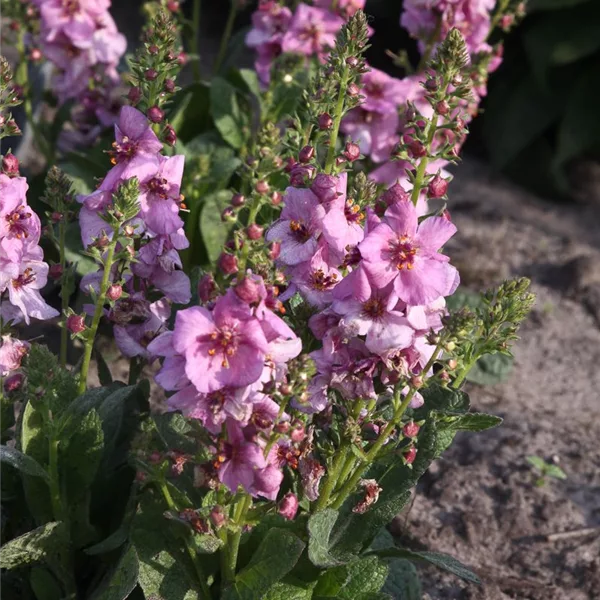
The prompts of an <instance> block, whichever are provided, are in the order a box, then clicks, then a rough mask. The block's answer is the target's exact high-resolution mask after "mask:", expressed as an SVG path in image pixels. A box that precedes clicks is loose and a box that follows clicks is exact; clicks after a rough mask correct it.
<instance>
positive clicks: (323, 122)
mask: <svg viewBox="0 0 600 600" xmlns="http://www.w3.org/2000/svg"><path fill="white" fill-rule="evenodd" d="M332 125H333V119H332V118H331V115H329V113H323V114H322V115H319V129H322V130H326V129H331V127H332Z"/></svg>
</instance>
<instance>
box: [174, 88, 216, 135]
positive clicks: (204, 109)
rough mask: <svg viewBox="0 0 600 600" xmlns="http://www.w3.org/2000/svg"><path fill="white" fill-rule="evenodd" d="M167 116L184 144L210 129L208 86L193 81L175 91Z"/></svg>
mask: <svg viewBox="0 0 600 600" xmlns="http://www.w3.org/2000/svg"><path fill="white" fill-rule="evenodd" d="M167 116H168V120H169V122H170V123H171V125H172V126H173V128H174V129H175V131H176V132H177V136H178V137H179V139H180V140H181V141H182V142H183V143H184V144H186V143H187V142H189V141H190V140H191V139H192V138H194V137H195V136H197V135H198V134H200V133H202V132H204V131H207V130H208V129H210V126H211V120H210V87H209V86H208V85H207V84H206V83H194V84H192V85H189V86H187V87H185V88H184V89H182V90H180V91H179V92H177V94H175V97H174V98H173V103H172V104H171V109H170V111H169V114H168V115H167Z"/></svg>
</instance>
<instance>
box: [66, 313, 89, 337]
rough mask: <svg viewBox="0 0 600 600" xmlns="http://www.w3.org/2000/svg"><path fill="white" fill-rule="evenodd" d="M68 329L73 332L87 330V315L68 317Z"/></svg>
mask: <svg viewBox="0 0 600 600" xmlns="http://www.w3.org/2000/svg"><path fill="white" fill-rule="evenodd" d="M67 329H68V330H69V331H70V332H71V333H81V332H82V331H85V317H82V316H81V315H69V316H68V317H67Z"/></svg>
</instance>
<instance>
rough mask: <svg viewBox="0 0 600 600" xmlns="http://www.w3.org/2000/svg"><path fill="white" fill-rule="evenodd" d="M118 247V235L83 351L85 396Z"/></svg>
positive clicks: (110, 250) (81, 379) (108, 256)
mask: <svg viewBox="0 0 600 600" xmlns="http://www.w3.org/2000/svg"><path fill="white" fill-rule="evenodd" d="M116 247H117V235H116V233H115V235H114V236H113V240H112V241H111V242H110V244H109V246H108V250H107V254H106V259H105V260H104V273H103V274H102V282H101V284H100V293H99V294H98V298H97V299H96V308H95V310H94V316H93V318H92V325H91V326H90V329H89V330H88V331H87V332H86V339H85V348H84V350H83V362H82V363H81V371H80V374H79V394H83V393H84V392H85V390H86V388H87V377H88V371H89V370H90V361H91V359H92V350H93V349H94V341H95V339H96V332H97V331H98V325H99V324H100V319H101V318H102V311H103V309H104V304H105V302H106V291H107V290H108V286H109V283H110V272H111V271H112V266H113V260H114V256H115V248H116Z"/></svg>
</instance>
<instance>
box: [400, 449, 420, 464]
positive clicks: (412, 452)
mask: <svg viewBox="0 0 600 600" xmlns="http://www.w3.org/2000/svg"><path fill="white" fill-rule="evenodd" d="M402 458H403V459H404V464H405V465H412V464H413V463H414V462H415V458H417V449H416V448H415V447H414V446H411V447H410V448H408V449H407V450H405V451H404V452H403V453H402Z"/></svg>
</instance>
